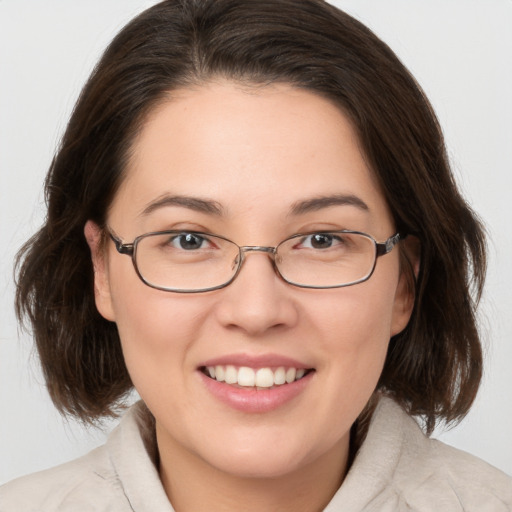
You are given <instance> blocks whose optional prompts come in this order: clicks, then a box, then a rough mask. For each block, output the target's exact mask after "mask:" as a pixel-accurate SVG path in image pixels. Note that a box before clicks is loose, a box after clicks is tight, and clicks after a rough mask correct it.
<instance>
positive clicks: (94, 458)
mask: <svg viewBox="0 0 512 512" xmlns="http://www.w3.org/2000/svg"><path fill="white" fill-rule="evenodd" d="M123 501H124V502H125V503H126V506H127V508H126V510H130V508H129V506H128V503H127V502H126V498H125V496H124V494H123V492H122V489H121V485H120V482H119V480H118V478H117V475H116V473H115V471H114V469H113V468H112V465H111V464H110V461H109V457H108V453H107V450H106V447H105V446H102V447H100V448H97V449H96V450H93V451H92V452H90V453H89V454H87V455H85V456H84V457H81V458H79V459H76V460H74V461H72V462H68V463H66V464H62V465H60V466H57V467H55V468H52V469H48V470H45V471H41V472H39V473H34V474H32V475H29V476H25V477H22V478H18V479H16V480H13V481H12V482H9V483H7V484H5V485H3V486H1V487H0V510H1V511H2V512H36V511H44V512H54V511H55V512H56V511H58V512H72V511H73V512H76V511H91V512H100V511H101V512H103V511H105V512H106V511H107V510H120V511H121V510H124V508H123V507H122V504H123Z"/></svg>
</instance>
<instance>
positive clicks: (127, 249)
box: [108, 233, 133, 256]
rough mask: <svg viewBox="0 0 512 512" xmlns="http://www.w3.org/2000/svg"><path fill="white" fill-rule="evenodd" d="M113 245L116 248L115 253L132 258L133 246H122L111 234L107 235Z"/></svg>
mask: <svg viewBox="0 0 512 512" xmlns="http://www.w3.org/2000/svg"><path fill="white" fill-rule="evenodd" d="M108 235H109V237H110V239H111V240H112V242H114V245H115V246H116V249H117V252H119V253H120V254H128V256H133V244H123V242H121V240H119V238H117V237H115V236H114V235H113V234H112V233H109V234H108Z"/></svg>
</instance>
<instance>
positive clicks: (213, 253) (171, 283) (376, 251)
mask: <svg viewBox="0 0 512 512" xmlns="http://www.w3.org/2000/svg"><path fill="white" fill-rule="evenodd" d="M109 235H110V238H111V239H112V241H113V242H114V244H115V246H116V249H117V250H118V252H119V253H120V254H126V255H128V256H131V258H132V262H133V266H134V268H135V271H136V272H137V274H138V276H139V277H140V279H141V280H142V281H143V282H144V283H145V284H147V285H148V286H151V287H152V288H157V289H158V290H164V291H168V292H178V293H198V292H207V291H211V290H217V289H219V288H223V287H225V286H227V285H229V284H230V283H232V282H233V280H234V279H235V278H236V276H237V275H238V273H239V272H240V269H241V268H242V264H243V262H244V259H245V257H246V255H247V254H248V253H251V252H263V253H265V254H267V255H268V256H269V257H270V259H271V260H272V263H273V266H274V269H275V272H276V273H277V274H278V275H279V276H280V277H281V278H282V279H283V280H284V281H285V282H287V283H289V284H291V285H293V286H298V287H301V288H320V289H323V288H341V287H344V286H351V285H354V284H357V283H362V282H363V281H366V280H368V279H369V278H370V277H371V275H372V274H373V271H374V270H375V265H376V262H377V258H378V257H379V256H383V255H384V254H387V253H389V252H390V251H391V250H392V249H393V247H395V245H396V244H397V243H398V242H399V241H400V240H403V239H404V238H405V236H404V235H401V234H400V233H396V234H395V235H393V236H391V237H389V238H388V239H387V240H386V241H385V242H377V241H376V240H375V239H374V238H373V237H372V236H370V235H368V234H366V233H361V232H358V231H349V230H340V231H318V232H314V233H304V234H300V233H299V234H296V235H292V236H290V237H289V238H287V239H286V240H283V241H282V242H281V243H279V244H278V245H276V246H275V247H261V246H243V247H240V246H239V245H237V244H236V243H235V242H232V241H231V240H228V239H227V238H224V237H223V236H219V235H212V234H210V233H202V232H198V231H177V230H173V231H158V232H153V233H145V234H143V235H140V236H138V237H136V238H135V240H134V241H133V242H132V243H123V242H122V241H121V240H120V239H119V238H118V237H117V236H115V235H114V234H113V233H112V232H111V231H109Z"/></svg>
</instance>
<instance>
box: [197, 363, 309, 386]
mask: <svg viewBox="0 0 512 512" xmlns="http://www.w3.org/2000/svg"><path fill="white" fill-rule="evenodd" d="M206 370H207V372H208V374H209V375H210V377H211V378H212V379H216V380H217V381H219V382H226V384H238V385H239V386H245V387H254V386H256V387H258V388H270V387H272V386H280V385H282V384H290V383H291V382H294V381H295V380H299V379H301V378H302V377H304V374H305V373H306V370H305V369H304V368H299V369H297V368H285V367H283V366H281V367H279V368H276V369H275V370H273V369H272V368H259V369H257V370H255V369H253V368H249V367H248V366H241V367H239V368H237V367H236V366H231V365H228V366H222V365H217V366H207V367H206Z"/></svg>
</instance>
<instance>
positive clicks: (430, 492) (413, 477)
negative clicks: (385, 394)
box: [393, 406, 512, 512]
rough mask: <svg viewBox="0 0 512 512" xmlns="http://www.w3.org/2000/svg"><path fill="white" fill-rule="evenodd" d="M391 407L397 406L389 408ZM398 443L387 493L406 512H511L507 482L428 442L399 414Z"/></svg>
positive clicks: (510, 481)
mask: <svg viewBox="0 0 512 512" xmlns="http://www.w3.org/2000/svg"><path fill="white" fill-rule="evenodd" d="M395 407H397V406H395ZM399 414H400V415H401V421H400V423H401V432H402V440H401V446H400V451H399V459H398V462H397V465H396V467H395V472H394V477H393V487H394V489H395V491H396V492H397V493H399V494H400V495H401V496H402V497H403V499H404V501H405V502H406V503H407V504H408V506H409V507H410V508H411V509H412V510H453V511H458V510H460V511H464V512H469V511H475V512H477V511H478V512H481V511H487V510H489V511H493V512H500V511H503V512H510V511H511V510H512V478H511V477H510V476H508V475H506V474H505V473H504V472H502V471H500V470H499V469H497V468H495V467H493V466H491V465H490V464H488V463H486V462H485V461H483V460H481V459H479V458H477V457H475V456H473V455H470V454H469V453H466V452H464V451H461V450H458V449H456V448H453V447H452V446H448V445H446V444H444V443H442V442H440V441H438V440H435V439H431V438H428V437H427V436H425V435H424V433H423V432H422V431H421V429H420V428H419V426H418V425H417V424H416V422H415V421H414V420H413V419H412V418H410V417H408V416H407V415H406V414H405V413H404V412H403V411H401V410H400V412H399Z"/></svg>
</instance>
